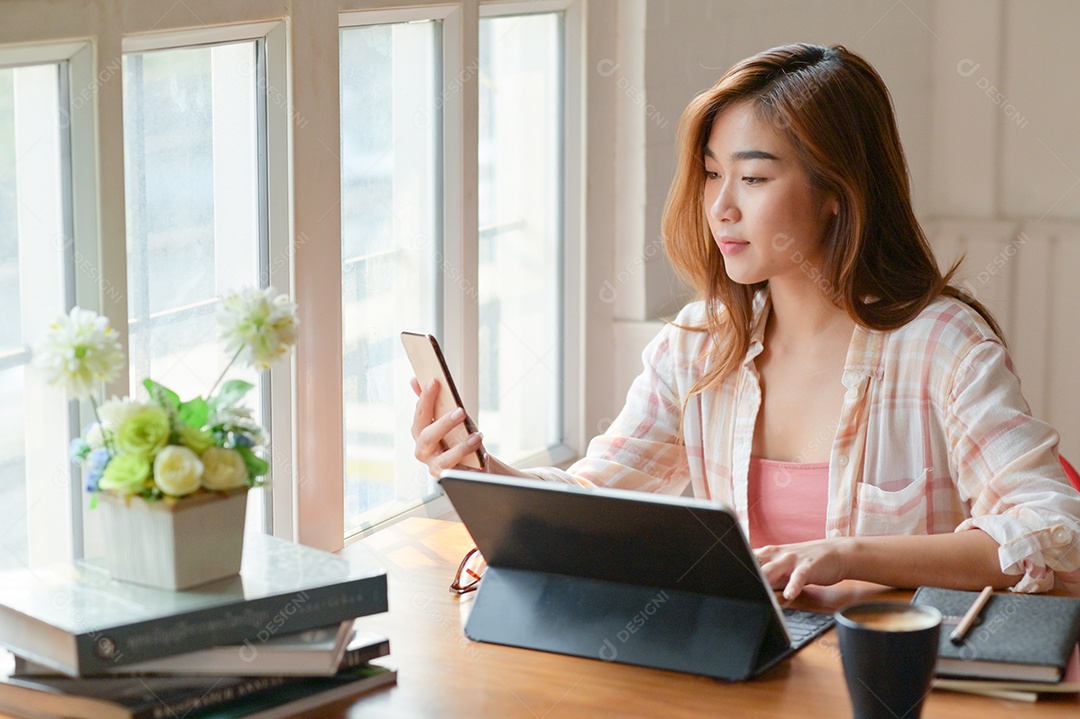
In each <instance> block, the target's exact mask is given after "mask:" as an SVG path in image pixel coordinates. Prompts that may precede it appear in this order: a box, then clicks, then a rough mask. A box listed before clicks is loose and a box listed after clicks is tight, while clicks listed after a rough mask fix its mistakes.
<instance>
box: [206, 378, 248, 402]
mask: <svg viewBox="0 0 1080 719" xmlns="http://www.w3.org/2000/svg"><path fill="white" fill-rule="evenodd" d="M254 386H255V385H253V384H251V383H250V382H245V381H244V380H242V379H231V380H229V381H228V382H226V383H225V384H223V385H221V391H220V392H218V394H217V397H214V398H213V399H212V400H210V401H211V403H213V406H214V408H215V409H221V408H222V407H232V406H233V405H234V404H236V403H237V402H239V401H240V400H242V399H243V398H244V395H246V394H247V393H248V392H250V391H251V389H252V388H253V387H254Z"/></svg>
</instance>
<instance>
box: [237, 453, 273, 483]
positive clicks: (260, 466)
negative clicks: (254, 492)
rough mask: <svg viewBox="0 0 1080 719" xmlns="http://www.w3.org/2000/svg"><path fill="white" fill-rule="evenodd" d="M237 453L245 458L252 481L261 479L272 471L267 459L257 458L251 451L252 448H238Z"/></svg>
mask: <svg viewBox="0 0 1080 719" xmlns="http://www.w3.org/2000/svg"><path fill="white" fill-rule="evenodd" d="M236 451H237V452H239V453H240V456H241V457H243V458H244V464H245V465H247V470H248V476H250V477H251V478H252V479H255V478H256V477H261V476H262V475H264V474H266V473H267V472H269V471H270V465H269V463H267V461H266V460H265V459H262V458H261V457H257V456H256V455H255V453H254V452H252V451H251V447H237V448H236Z"/></svg>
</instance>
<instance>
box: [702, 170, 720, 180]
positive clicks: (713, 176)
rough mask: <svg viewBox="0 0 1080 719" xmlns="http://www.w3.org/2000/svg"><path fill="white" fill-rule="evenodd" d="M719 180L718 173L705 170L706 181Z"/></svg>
mask: <svg viewBox="0 0 1080 719" xmlns="http://www.w3.org/2000/svg"><path fill="white" fill-rule="evenodd" d="M719 178H720V173H719V172H713V171H712V170H705V179H706V180H716V179H719Z"/></svg>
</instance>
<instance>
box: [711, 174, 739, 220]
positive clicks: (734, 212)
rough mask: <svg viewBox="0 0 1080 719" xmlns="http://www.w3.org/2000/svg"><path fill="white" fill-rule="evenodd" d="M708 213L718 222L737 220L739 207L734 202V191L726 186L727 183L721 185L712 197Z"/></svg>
mask: <svg viewBox="0 0 1080 719" xmlns="http://www.w3.org/2000/svg"><path fill="white" fill-rule="evenodd" d="M709 214H710V215H712V217H713V219H715V220H718V221H720V222H736V221H738V219H739V209H738V206H737V204H736V202H735V193H733V192H732V191H731V190H730V188H728V187H727V183H724V184H723V185H721V187H720V191H719V192H717V193H716V197H715V198H713V201H712V205H711V206H710V207H709Z"/></svg>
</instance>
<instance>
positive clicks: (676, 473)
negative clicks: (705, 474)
mask: <svg viewBox="0 0 1080 719" xmlns="http://www.w3.org/2000/svg"><path fill="white" fill-rule="evenodd" d="M680 332H686V330H682V329H680V328H678V327H677V326H675V325H672V324H668V325H665V326H664V328H663V329H662V330H661V331H660V333H659V334H658V335H657V336H656V337H655V338H654V339H653V340H652V341H651V342H650V343H649V345H648V346H647V347H646V348H645V350H644V352H643V353H642V363H643V364H644V369H643V371H642V372H641V374H640V375H638V377H637V378H636V379H635V380H634V382H633V384H632V385H631V387H630V391H629V392H628V393H627V396H626V404H625V405H624V406H623V409H622V411H621V412H619V415H618V416H617V417H616V418H615V421H614V422H612V423H611V426H610V427H608V429H607V431H606V432H604V433H603V434H602V435H599V436H597V437H595V438H594V439H593V440H592V441H591V442H590V443H589V449H588V452H587V453H586V455H585V457H583V458H582V459H580V460H578V461H577V462H575V463H574V464H573V465H571V466H570V467H569V468H568V469H567V470H566V471H562V470H559V469H554V468H551V467H542V468H535V469H530V470H527V471H528V472H529V473H530V474H533V475H534V476H536V477H539V478H541V479H545V480H548V481H559V482H568V483H573V484H580V485H586V486H603V487H612V488H617V489H633V490H639V491H644V492H657V493H661V494H680V493H682V491H683V490H684V489H685V488H686V486H687V484H688V482H689V478H690V474H689V469H688V463H687V455H686V447H685V445H684V444H682V442H681V441H680V439H679V432H680V417H681V415H682V399H681V397H680V395H679V392H678V389H677V386H676V382H675V379H674V378H675V377H676V368H675V364H676V363H677V362H678V361H679V360H678V358H677V357H676V354H678V353H677V352H676V348H675V345H676V344H678V333H680Z"/></svg>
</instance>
